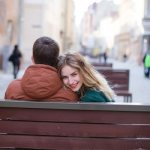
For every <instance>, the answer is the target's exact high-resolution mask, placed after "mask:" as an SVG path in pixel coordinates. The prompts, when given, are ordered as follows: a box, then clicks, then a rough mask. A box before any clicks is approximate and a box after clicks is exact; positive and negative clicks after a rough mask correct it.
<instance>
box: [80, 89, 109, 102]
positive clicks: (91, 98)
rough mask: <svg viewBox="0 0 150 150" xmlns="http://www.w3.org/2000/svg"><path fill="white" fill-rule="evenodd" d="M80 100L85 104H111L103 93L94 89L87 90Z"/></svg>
mask: <svg viewBox="0 0 150 150" xmlns="http://www.w3.org/2000/svg"><path fill="white" fill-rule="evenodd" d="M80 99H81V101H83V102H110V100H109V99H108V98H107V97H106V96H105V94H104V93H103V92H102V91H99V90H96V89H92V88H87V89H86V90H85V93H84V96H82V97H81V98H80Z"/></svg>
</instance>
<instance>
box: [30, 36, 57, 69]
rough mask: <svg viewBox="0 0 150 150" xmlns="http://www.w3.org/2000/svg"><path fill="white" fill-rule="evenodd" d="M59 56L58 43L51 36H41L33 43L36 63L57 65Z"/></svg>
mask: <svg viewBox="0 0 150 150" xmlns="http://www.w3.org/2000/svg"><path fill="white" fill-rule="evenodd" d="M58 56H59V46H58V44H57V43H56V42H55V41H54V40H53V39H51V38H49V37H45V36H44V37H40V38H38V39H37V40H36V41H35V42H34V44H33V60H34V63H35V64H45V65H50V66H53V67H56V65H57V61H58Z"/></svg>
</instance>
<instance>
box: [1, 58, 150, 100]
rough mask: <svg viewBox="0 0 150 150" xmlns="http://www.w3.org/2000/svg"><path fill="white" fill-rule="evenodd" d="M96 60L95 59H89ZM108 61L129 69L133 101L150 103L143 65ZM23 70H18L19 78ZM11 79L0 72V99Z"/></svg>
mask: <svg viewBox="0 0 150 150" xmlns="http://www.w3.org/2000/svg"><path fill="white" fill-rule="evenodd" d="M90 61H91V62H92V61H97V60H90ZM108 62H112V63H113V68H118V69H130V85H129V87H130V91H131V92H132V94H133V102H136V103H150V79H147V78H145V77H144V73H143V66H142V65H141V66H139V65H137V64H135V63H134V62H131V61H128V62H119V61H114V60H111V59H109V60H108ZM23 73H24V70H21V71H20V72H19V77H18V78H21V76H22V74H23ZM12 80H13V75H12V74H9V73H8V74H4V73H3V72H0V99H3V98H4V93H5V90H6V88H7V86H8V84H9V83H10V82H11V81H12ZM122 101H123V98H121V97H117V99H116V102H122Z"/></svg>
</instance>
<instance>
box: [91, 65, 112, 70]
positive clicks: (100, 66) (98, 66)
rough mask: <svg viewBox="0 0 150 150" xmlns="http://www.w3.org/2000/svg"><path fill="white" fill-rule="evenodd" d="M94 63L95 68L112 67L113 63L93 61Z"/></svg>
mask: <svg viewBox="0 0 150 150" xmlns="http://www.w3.org/2000/svg"><path fill="white" fill-rule="evenodd" d="M92 65H93V66H94V67H95V69H96V70H97V69H112V67H113V64H112V63H92Z"/></svg>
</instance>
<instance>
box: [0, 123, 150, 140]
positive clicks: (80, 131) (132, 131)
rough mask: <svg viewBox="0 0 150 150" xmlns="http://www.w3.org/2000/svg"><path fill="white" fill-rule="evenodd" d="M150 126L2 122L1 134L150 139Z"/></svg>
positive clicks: (0, 125) (0, 124) (0, 126)
mask: <svg viewBox="0 0 150 150" xmlns="http://www.w3.org/2000/svg"><path fill="white" fill-rule="evenodd" d="M149 129H150V124H147V125H143V124H133V125H131V124H104V123H102V124H88V123H71V122H70V123H56V122H23V121H22V122H20V121H0V134H1V133H3V134H4V133H6V134H22V135H45V136H48V135H50V136H68V137H120V138H127V137H128V138H129V137H130V138H136V137H141V138H142V137H143V138H148V137H150V132H149Z"/></svg>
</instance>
